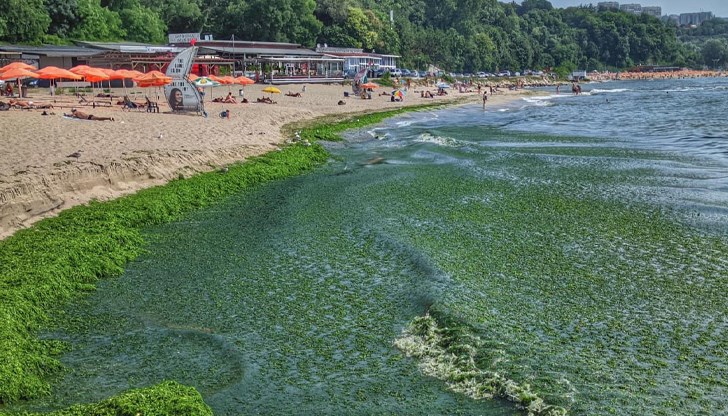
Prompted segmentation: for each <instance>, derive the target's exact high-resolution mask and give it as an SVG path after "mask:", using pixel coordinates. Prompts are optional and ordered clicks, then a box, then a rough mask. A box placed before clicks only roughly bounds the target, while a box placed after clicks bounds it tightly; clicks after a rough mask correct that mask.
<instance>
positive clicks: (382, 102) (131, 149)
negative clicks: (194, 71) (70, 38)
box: [0, 85, 523, 240]
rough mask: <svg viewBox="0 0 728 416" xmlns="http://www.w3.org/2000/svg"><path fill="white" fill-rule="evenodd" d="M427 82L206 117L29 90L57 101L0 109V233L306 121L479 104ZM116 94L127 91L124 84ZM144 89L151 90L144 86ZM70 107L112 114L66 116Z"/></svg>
mask: <svg viewBox="0 0 728 416" xmlns="http://www.w3.org/2000/svg"><path fill="white" fill-rule="evenodd" d="M262 88H264V86H261V85H253V86H249V87H246V89H245V92H244V93H245V97H246V98H248V99H249V100H250V101H254V99H255V97H259V96H264V95H265V94H263V93H262V92H261V91H260V90H262ZM290 88H300V86H291V87H290ZM284 89H285V88H284ZM423 89H427V88H426V87H424V86H415V87H413V88H412V90H413V93H412V94H411V95H412V96H411V98H410V97H407V98H406V99H405V101H404V102H390V101H389V99H388V96H377V95H375V94H372V99H371V100H362V99H359V98H354V97H349V98H345V102H346V104H345V105H339V104H338V102H339V100H340V97H342V98H343V97H344V94H343V92H344V91H349V90H350V87H349V86H345V85H308V86H307V91H306V92H305V93H303V94H304V96H303V97H289V96H286V95H284V94H277V95H276V96H275V97H274V100H275V101H277V102H278V104H275V105H269V104H260V103H255V102H254V103H249V104H229V105H228V104H220V103H206V104H207V108H208V112H209V113H210V117H209V118H202V117H196V116H185V115H177V114H171V113H164V107H165V104H161V106H162V108H163V112H162V113H161V114H152V113H146V112H139V111H122V110H121V109H120V106H111V107H107V106H98V107H96V108H92V107H90V106H82V105H78V103H77V102H76V100H75V97H74V96H56V97H51V96H49V95H47V94H43V93H42V92H44V91H33V92H32V93H31V95H32V98H30V99H32V100H33V101H34V102H35V103H52V104H54V108H53V109H49V110H45V111H46V112H48V113H51V115H48V116H42V115H41V114H42V112H43V110H10V111H8V112H6V113H4V114H3V117H2V118H3V121H4V124H5V129H6V130H7V131H12V132H15V134H13V135H12V136H10V137H8V139H6V143H5V144H4V145H5V149H6V152H7V153H6V155H5V157H4V158H3V160H2V161H0V240H1V239H5V238H7V237H9V236H11V235H13V234H14V233H15V232H16V231H18V230H21V229H25V228H28V227H30V226H31V225H33V224H34V223H36V222H37V221H39V220H41V219H43V218H48V217H53V216H55V215H57V214H58V213H59V212H61V211H63V210H65V209H68V208H71V207H74V206H77V205H82V204H86V203H88V202H90V201H93V200H99V201H107V200H111V199H115V198H118V197H121V196H125V195H129V194H132V193H135V192H137V191H139V190H142V189H146V188H149V187H153V186H157V185H162V184H165V183H168V182H169V181H171V180H175V179H179V178H189V177H191V176H192V175H195V174H197V173H202V172H209V171H212V170H215V169H219V168H220V167H222V166H225V165H228V164H231V163H235V162H241V161H244V160H247V159H248V158H250V157H254V156H259V155H263V154H265V153H268V152H271V151H275V150H276V149H279V148H280V147H281V146H284V145H285V144H286V140H287V138H288V137H287V133H288V132H290V131H292V128H290V127H287V126H297V127H298V126H305V125H307V124H310V123H314V122H316V120H319V119H322V117H325V118H328V119H329V120H331V121H332V122H336V121H337V120H341V119H343V118H346V117H352V116H356V115H359V114H366V113H371V112H377V111H387V110H393V109H399V108H403V107H409V106H413V105H422V104H443V105H450V104H467V103H471V102H472V103H478V102H480V96H479V95H478V94H477V92H471V93H458V92H456V91H454V90H453V91H452V92H451V93H450V94H449V95H448V96H445V97H437V98H434V99H421V98H420V97H419V91H421V90H423ZM430 89H431V88H430ZM218 90H219V91H213V92H212V93H211V94H210V95H213V96H217V95H224V93H225V92H227V88H224V87H223V88H218ZM379 90H381V91H386V90H388V88H385V87H383V88H380V89H379ZM376 91H377V90H375V92H376ZM113 94H114V95H121V96H123V91H117V90H115V91H113ZM142 94H146V95H154V96H155V97H156V95H155V94H154V93H152V94H150V93H149V92H148V91H146V92H142ZM520 94H523V90H521V91H502V92H501V94H497V95H494V96H493V97H492V98H491V97H489V101H488V105H489V106H494V105H498V104H500V103H502V102H505V101H507V100H509V99H513V97H514V96H517V95H520ZM268 95H270V94H268ZM136 98H138V97H136ZM153 98H154V97H153ZM162 99H163V97H162ZM100 100H102V99H100ZM106 100H108V99H106ZM137 101H138V100H137ZM72 107H78V108H79V109H80V110H82V111H84V112H87V113H93V114H95V115H100V116H109V117H114V118H115V121H114V122H98V121H85V120H73V119H68V118H65V117H63V113H64V112H68V109H70V108H72ZM223 109H229V110H231V117H230V119H221V118H219V117H218V116H217V114H218V113H219V112H221V111H222V110H223ZM271 110H274V111H271ZM73 154H76V155H80V156H78V157H72V156H71V155H73Z"/></svg>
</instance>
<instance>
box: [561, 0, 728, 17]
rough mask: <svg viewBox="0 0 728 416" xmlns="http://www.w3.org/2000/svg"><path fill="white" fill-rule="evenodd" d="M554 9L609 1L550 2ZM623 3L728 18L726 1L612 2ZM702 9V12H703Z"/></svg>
mask: <svg viewBox="0 0 728 416" xmlns="http://www.w3.org/2000/svg"><path fill="white" fill-rule="evenodd" d="M550 1H551V4H553V5H554V7H569V6H578V5H581V4H590V3H591V4H594V5H596V4H597V3H599V2H601V1H607V0H550ZM611 1H617V2H619V3H620V4H622V3H637V4H641V5H642V6H661V7H662V14H680V13H693V12H699V11H705V12H713V14H715V15H716V16H718V17H728V1H726V0H691V1H685V0H611ZM701 9H702V10H701Z"/></svg>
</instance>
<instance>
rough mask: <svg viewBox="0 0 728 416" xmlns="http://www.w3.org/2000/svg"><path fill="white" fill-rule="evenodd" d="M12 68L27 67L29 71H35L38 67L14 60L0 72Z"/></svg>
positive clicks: (0, 69) (0, 70)
mask: <svg viewBox="0 0 728 416" xmlns="http://www.w3.org/2000/svg"><path fill="white" fill-rule="evenodd" d="M11 69H27V70H28V71H35V70H36V67H34V66H33V65H29V64H26V63H25V62H12V63H9V64H7V65H5V66H4V67H2V68H0V72H5V71H9V70H11Z"/></svg>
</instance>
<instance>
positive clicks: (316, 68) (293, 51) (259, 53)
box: [196, 39, 344, 84]
mask: <svg viewBox="0 0 728 416" xmlns="http://www.w3.org/2000/svg"><path fill="white" fill-rule="evenodd" d="M196 45H197V46H200V47H204V48H205V49H207V50H210V51H213V52H214V53H215V54H216V55H218V56H219V57H221V58H223V59H227V60H230V61H234V62H235V67H236V70H237V69H239V70H240V72H243V73H244V74H245V75H246V76H247V77H249V78H253V79H254V80H255V81H257V82H265V83H270V84H290V83H325V82H339V81H342V80H343V79H344V67H343V66H344V60H343V59H341V58H337V57H331V56H326V55H324V54H321V53H318V52H316V51H314V50H312V49H309V48H306V47H304V46H302V45H298V44H295V43H281V42H252V41H237V40H232V39H231V40H199V41H197V43H196Z"/></svg>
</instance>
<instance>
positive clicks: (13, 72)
mask: <svg viewBox="0 0 728 416" xmlns="http://www.w3.org/2000/svg"><path fill="white" fill-rule="evenodd" d="M23 78H38V75H37V74H35V73H34V72H30V71H28V70H27V69H23V68H14V69H8V70H7V71H5V72H3V73H2V74H0V80H8V79H18V80H20V79H23Z"/></svg>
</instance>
